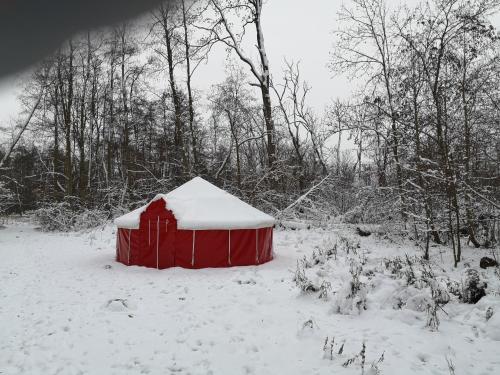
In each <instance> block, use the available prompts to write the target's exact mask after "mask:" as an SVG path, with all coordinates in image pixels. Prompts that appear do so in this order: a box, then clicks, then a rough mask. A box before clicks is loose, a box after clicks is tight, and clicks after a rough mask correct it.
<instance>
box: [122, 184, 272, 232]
mask: <svg viewBox="0 0 500 375" xmlns="http://www.w3.org/2000/svg"><path fill="white" fill-rule="evenodd" d="M158 199H163V200H164V201H165V202H166V207H167V209H169V210H171V211H172V212H173V214H174V216H175V218H176V219H177V228H178V229H184V230H209V229H212V230H217V229H258V228H268V227H272V226H273V225H274V223H275V220H274V218H273V217H272V216H270V215H268V214H266V213H264V212H262V211H260V210H258V209H256V208H255V207H252V206H250V205H249V204H248V203H245V202H243V201H242V200H240V199H238V198H237V197H235V196H234V195H232V194H229V193H228V192H226V191H224V190H222V189H220V188H218V187H217V186H215V185H213V184H211V183H210V182H208V181H206V180H204V179H203V178H201V177H195V178H193V179H192V180H190V181H188V182H186V183H185V184H183V185H181V186H179V187H177V188H176V189H174V190H172V191H171V192H170V193H167V194H158V195H156V196H155V197H154V198H153V199H152V200H151V202H149V203H148V204H146V205H144V206H142V207H139V208H137V209H135V210H133V211H131V212H129V213H127V214H125V215H123V216H120V217H118V218H116V219H115V220H114V223H115V224H116V226H117V227H118V228H123V229H138V228H139V224H140V220H141V214H142V213H143V212H144V211H145V210H146V209H147V208H148V206H149V205H150V204H151V203H152V202H154V201H157V200H158Z"/></svg>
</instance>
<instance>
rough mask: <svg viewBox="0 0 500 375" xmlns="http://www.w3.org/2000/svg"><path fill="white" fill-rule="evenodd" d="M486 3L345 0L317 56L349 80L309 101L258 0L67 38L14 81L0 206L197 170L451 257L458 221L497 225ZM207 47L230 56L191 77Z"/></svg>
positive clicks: (495, 83) (248, 194)
mask: <svg viewBox="0 0 500 375" xmlns="http://www.w3.org/2000/svg"><path fill="white" fill-rule="evenodd" d="M498 6H499V4H498V1H494V0H474V1H464V0H433V1H431V2H422V3H419V4H417V5H416V6H415V7H413V8H410V7H399V8H394V7H393V8H390V7H388V6H387V4H386V3H385V2H384V1H383V0H352V1H350V2H349V3H347V4H346V5H344V6H343V7H342V8H341V10H340V12H339V14H338V18H339V20H338V23H337V24H336V25H332V27H335V29H336V32H335V33H334V39H335V44H334V47H333V48H332V51H331V61H330V62H329V63H330V68H331V70H332V72H334V73H335V72H341V73H348V74H352V76H354V77H356V81H357V82H359V83H360V85H359V87H360V88H359V90H358V92H357V93H356V94H355V95H353V96H352V97H350V98H348V99H345V98H343V99H341V100H340V99H337V100H335V101H332V104H331V105H328V106H327V107H326V108H325V109H324V111H323V112H321V113H318V111H315V110H314V109H313V107H311V106H310V105H309V100H308V94H309V93H310V90H311V87H310V86H309V85H308V84H307V80H306V79H304V77H303V76H302V74H301V71H300V63H298V62H294V61H285V62H284V63H282V62H275V61H273V62H271V61H269V59H268V57H267V56H268V54H267V51H266V46H265V38H264V36H265V30H264V27H263V25H262V13H263V12H264V11H265V4H263V2H262V0H196V1H186V0H182V1H179V2H177V3H175V4H172V3H170V2H169V3H166V4H164V5H163V6H161V7H159V8H158V9H157V10H155V11H154V12H153V13H152V14H150V15H149V16H148V17H146V18H145V19H143V20H141V21H140V22H135V23H127V24H121V25H117V26H114V27H112V28H110V29H108V30H100V31H92V32H87V33H83V34H82V35H79V36H77V37H73V38H72V39H70V40H68V41H67V42H66V43H65V45H64V46H62V47H61V48H60V49H59V50H58V51H56V52H55V53H54V54H53V55H52V56H50V57H48V58H47V59H45V61H43V62H42V63H40V64H39V66H38V67H37V69H36V70H35V71H34V73H33V75H32V77H31V78H30V80H29V82H28V83H27V85H26V90H25V93H24V95H23V97H22V100H23V102H24V105H25V108H26V111H25V113H24V114H23V116H24V117H23V118H22V119H21V120H20V123H19V126H18V127H17V128H16V133H15V134H16V135H15V136H14V138H13V140H12V141H11V142H7V144H6V145H4V147H3V148H1V149H0V160H2V161H1V162H0V163H1V164H0V168H1V179H0V181H1V182H0V197H1V198H0V199H1V202H2V208H3V210H4V211H9V212H13V211H23V210H27V209H33V208H37V207H39V206H40V205H41V204H52V203H54V202H62V201H67V200H72V201H75V202H76V201H77V202H78V204H80V205H83V206H86V207H105V208H106V209H108V210H113V209H115V208H117V207H125V206H127V205H130V204H135V203H137V202H139V201H141V200H145V199H147V198H150V197H151V196H152V195H153V194H155V193H156V192H158V191H168V190H170V189H171V188H173V187H175V186H177V185H178V184H180V183H182V182H184V181H186V180H188V179H189V178H191V177H193V176H196V175H201V176H204V177H206V178H207V179H209V180H211V181H213V182H216V183H217V184H218V185H219V186H222V187H224V188H226V189H228V190H230V191H231V192H233V193H235V194H237V195H239V196H242V197H244V198H245V199H246V200H248V201H249V202H250V203H252V204H255V205H257V206H259V207H262V208H264V209H266V210H268V211H270V212H271V213H275V214H276V213H278V214H279V215H280V216H283V217H286V216H287V215H288V216H302V217H307V218H317V217H319V216H321V217H323V218H324V217H332V216H337V215H344V218H345V219H346V220H347V221H355V222H359V221H371V222H386V223H394V226H397V227H398V228H400V230H401V231H403V232H404V233H407V234H408V235H410V236H412V237H413V238H415V239H416V240H419V241H420V242H421V243H422V246H423V247H424V249H425V251H426V254H428V252H429V247H430V243H431V242H436V243H448V244H450V245H451V247H452V248H453V251H454V254H455V262H456V263H458V262H459V261H460V259H461V246H462V244H463V241H461V238H463V236H464V235H465V236H467V238H468V239H469V241H470V242H471V243H472V244H474V245H475V246H490V245H492V244H493V243H494V242H495V241H496V237H495V235H496V236H498V234H496V233H497V230H498V229H495V228H497V227H498V216H499V209H500V205H499V203H498V202H499V201H500V199H499V195H500V192H499V186H500V125H499V121H500V117H499V114H500V108H499V104H500V92H499V83H500V82H499V80H500V79H499V77H500V75H499V67H500V64H499V54H498V52H499V38H498V32H497V30H496V29H495V28H494V27H493V26H492V25H491V23H490V22H489V18H490V16H491V15H492V14H493V13H494V12H496V11H497V10H498ZM216 46H222V47H224V48H225V49H226V50H227V53H228V55H229V56H230V57H231V60H230V61H231V62H230V63H229V64H228V66H227V67H226V77H225V79H224V80H223V81H222V82H218V83H214V85H213V86H212V88H211V89H210V90H209V91H208V93H201V92H199V91H197V90H196V89H195V87H196V82H197V79H198V77H197V69H198V67H199V66H200V64H203V62H204V61H205V60H206V59H207V58H210V56H211V53H213V50H214V49H215V48H219V47H216ZM318 48H328V47H327V46H318ZM325 63H326V62H325ZM271 64H282V74H281V75H280V76H271V73H270V72H271ZM325 78H326V77H325ZM333 99H334V98H332V100H333ZM26 129H27V130H26ZM21 135H22V137H21ZM346 144H347V145H351V144H353V145H354V149H353V150H352V149H351V147H350V146H346ZM495 225H496V227H495Z"/></svg>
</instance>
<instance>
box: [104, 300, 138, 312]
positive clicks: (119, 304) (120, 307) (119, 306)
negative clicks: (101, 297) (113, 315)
mask: <svg viewBox="0 0 500 375" xmlns="http://www.w3.org/2000/svg"><path fill="white" fill-rule="evenodd" d="M104 308H105V309H106V310H108V311H113V312H124V311H128V310H135V308H136V307H135V305H134V304H133V303H132V302H130V301H129V300H127V299H122V298H115V299H110V300H109V301H108V302H106V304H105V305H104Z"/></svg>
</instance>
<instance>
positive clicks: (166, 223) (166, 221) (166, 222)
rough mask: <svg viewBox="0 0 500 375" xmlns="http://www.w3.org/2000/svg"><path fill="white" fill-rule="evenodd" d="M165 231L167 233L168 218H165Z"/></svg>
mask: <svg viewBox="0 0 500 375" xmlns="http://www.w3.org/2000/svg"><path fill="white" fill-rule="evenodd" d="M165 233H168V219H166V220H165Z"/></svg>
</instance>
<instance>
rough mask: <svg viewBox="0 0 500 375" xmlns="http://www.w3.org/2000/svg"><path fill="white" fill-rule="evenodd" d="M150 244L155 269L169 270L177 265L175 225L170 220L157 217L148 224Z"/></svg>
mask: <svg viewBox="0 0 500 375" xmlns="http://www.w3.org/2000/svg"><path fill="white" fill-rule="evenodd" d="M148 232H149V233H148V244H149V249H150V253H151V254H152V255H153V256H152V258H153V267H155V268H158V269H163V268H169V267H173V266H174V265H175V248H174V243H175V225H174V223H173V222H172V221H171V220H169V219H168V218H165V217H161V216H157V217H156V220H155V219H154V218H151V220H149V223H148Z"/></svg>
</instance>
